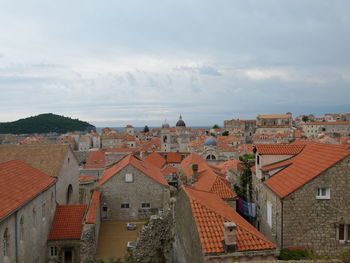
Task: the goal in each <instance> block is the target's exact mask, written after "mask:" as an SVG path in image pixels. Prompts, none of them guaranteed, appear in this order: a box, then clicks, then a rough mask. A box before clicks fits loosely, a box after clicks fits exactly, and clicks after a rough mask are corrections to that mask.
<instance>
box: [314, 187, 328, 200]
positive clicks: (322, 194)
mask: <svg viewBox="0 0 350 263" xmlns="http://www.w3.org/2000/svg"><path fill="white" fill-rule="evenodd" d="M330 198H331V189H330V188H326V187H323V188H317V192H316V199H330Z"/></svg>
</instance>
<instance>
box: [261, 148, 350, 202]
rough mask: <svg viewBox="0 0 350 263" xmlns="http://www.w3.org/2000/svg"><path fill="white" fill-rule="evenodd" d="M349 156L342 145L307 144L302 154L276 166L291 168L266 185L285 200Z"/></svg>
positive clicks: (285, 169) (273, 177)
mask: <svg viewBox="0 0 350 263" xmlns="http://www.w3.org/2000/svg"><path fill="white" fill-rule="evenodd" d="M300 143H302V142H300ZM349 155H350V150H348V149H347V147H344V146H342V145H333V144H327V143H314V142H307V143H306V145H305V148H304V149H303V150H302V152H301V153H299V154H298V155H296V156H295V157H293V158H292V159H289V160H287V161H282V162H280V163H276V164H274V166H276V167H277V166H278V165H288V164H289V166H287V167H286V168H284V169H282V170H281V171H279V172H277V173H276V174H274V175H273V176H272V177H270V178H269V179H267V180H266V181H264V183H265V185H267V186H268V187H269V188H270V189H271V190H272V191H274V192H275V193H276V194H277V195H278V196H280V197H281V198H284V197H286V196H287V195H289V194H291V193H292V192H294V191H295V190H297V189H298V188H300V187H301V186H303V185H304V184H306V183H307V182H309V181H310V180H312V179H314V178H315V177H316V176H318V175H319V174H321V173H322V172H324V171H325V170H327V169H329V168H330V167H332V166H333V165H335V164H336V163H337V162H339V161H341V160H343V159H344V158H345V157H347V156H349ZM270 168H271V167H270Z"/></svg>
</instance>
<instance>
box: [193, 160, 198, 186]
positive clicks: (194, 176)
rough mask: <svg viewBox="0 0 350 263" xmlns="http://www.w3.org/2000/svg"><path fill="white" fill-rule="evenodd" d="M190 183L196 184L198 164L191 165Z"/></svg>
mask: <svg viewBox="0 0 350 263" xmlns="http://www.w3.org/2000/svg"><path fill="white" fill-rule="evenodd" d="M192 171H193V175H192V182H196V181H197V180H198V164H192Z"/></svg>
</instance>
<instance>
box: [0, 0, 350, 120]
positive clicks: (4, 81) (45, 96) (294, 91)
mask: <svg viewBox="0 0 350 263" xmlns="http://www.w3.org/2000/svg"><path fill="white" fill-rule="evenodd" d="M0 101H1V103H0V122H7V121H14V120H17V119H20V118H25V117H29V116H34V115H37V114H41V113H48V112H51V113H55V114H60V115H64V116H69V117H73V118H79V119H81V120H84V121H88V122H90V123H92V124H94V125H96V126H98V127H104V126H112V127H120V126H124V125H126V124H132V125H134V126H144V125H146V124H147V125H150V126H160V125H161V124H162V123H163V122H164V120H167V122H168V123H169V124H170V125H171V126H174V125H175V123H176V121H177V119H178V117H179V115H180V114H182V116H183V119H184V121H185V122H186V124H187V126H201V125H213V124H219V125H223V121H224V120H226V119H233V118H240V119H254V118H255V117H256V115H257V114H271V113H286V112H292V113H293V116H297V115H299V114H309V113H313V114H315V115H317V116H322V115H323V114H324V113H329V112H334V113H340V112H350V1H348V0H332V1H329V0H308V1H305V0H293V1H290V0H264V1H260V0H255V1H252V0H235V1H232V0H216V1H212V0H198V1H197V0H196V1H195V0H176V1H174V0H172V1H170V0H147V1H141V0H139V1H136V0H127V1H126V0H125V1H121V0H113V1H109V0H102V1H101V0H74V1H72V0H60V1H47V0H43V1H33V0H26V1H17V0H9V1H4V0H0Z"/></svg>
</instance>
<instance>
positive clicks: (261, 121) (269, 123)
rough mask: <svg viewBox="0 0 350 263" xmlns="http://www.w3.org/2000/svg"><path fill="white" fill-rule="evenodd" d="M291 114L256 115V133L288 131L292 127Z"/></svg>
mask: <svg viewBox="0 0 350 263" xmlns="http://www.w3.org/2000/svg"><path fill="white" fill-rule="evenodd" d="M292 122H293V119H292V114H291V113H286V114H271V115H258V116H257V117H256V125H257V130H256V133H266V134H274V133H290V132H291V128H292Z"/></svg>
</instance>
